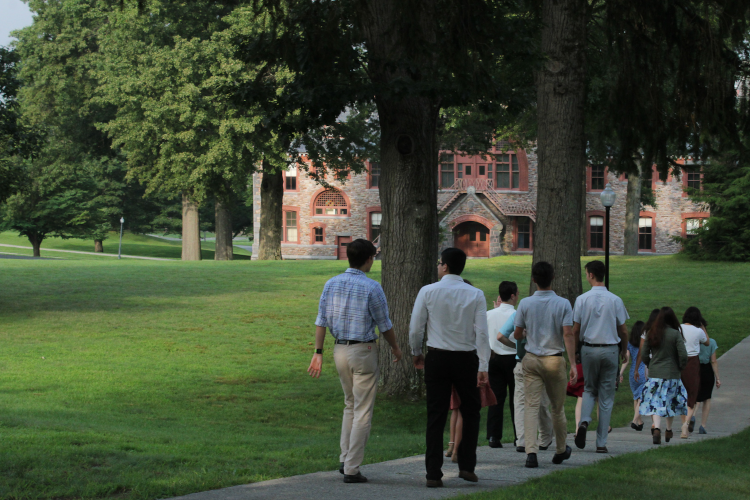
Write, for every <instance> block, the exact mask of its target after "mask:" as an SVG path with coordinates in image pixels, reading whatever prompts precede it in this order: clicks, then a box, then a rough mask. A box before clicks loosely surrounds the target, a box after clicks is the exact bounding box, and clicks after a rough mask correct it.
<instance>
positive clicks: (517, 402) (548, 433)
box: [513, 363, 555, 446]
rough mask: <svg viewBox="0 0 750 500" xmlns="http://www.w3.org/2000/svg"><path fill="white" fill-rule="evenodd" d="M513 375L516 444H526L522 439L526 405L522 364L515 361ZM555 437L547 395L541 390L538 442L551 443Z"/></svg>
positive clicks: (546, 444) (547, 444)
mask: <svg viewBox="0 0 750 500" xmlns="http://www.w3.org/2000/svg"><path fill="white" fill-rule="evenodd" d="M513 377H514V378H515V380H516V390H515V393H514V394H513V404H514V406H515V419H514V423H515V425H516V446H526V442H525V441H524V424H523V419H524V413H525V407H526V391H525V389H524V384H523V365H522V364H521V363H516V367H515V368H514V369H513ZM554 438H555V433H554V432H553V430H552V415H550V412H549V397H547V392H546V391H543V392H542V401H541V405H540V406H539V442H540V443H542V446H549V445H550V444H552V440H553V439H554Z"/></svg>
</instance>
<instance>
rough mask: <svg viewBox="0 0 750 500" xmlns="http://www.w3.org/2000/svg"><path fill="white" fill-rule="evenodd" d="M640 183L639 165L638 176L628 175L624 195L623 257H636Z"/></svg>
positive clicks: (641, 179)
mask: <svg viewBox="0 0 750 500" xmlns="http://www.w3.org/2000/svg"><path fill="white" fill-rule="evenodd" d="M642 181H643V177H642V176H641V172H640V164H639V165H638V174H634V173H630V174H628V190H627V193H626V194H625V248H624V253H625V255H638V220H639V219H640V214H641V188H642Z"/></svg>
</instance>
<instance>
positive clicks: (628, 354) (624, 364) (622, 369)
mask: <svg viewBox="0 0 750 500" xmlns="http://www.w3.org/2000/svg"><path fill="white" fill-rule="evenodd" d="M628 363H630V351H625V362H624V363H623V364H622V366H621V367H620V382H622V377H623V375H624V374H625V368H627V366H628ZM636 366H638V365H636Z"/></svg>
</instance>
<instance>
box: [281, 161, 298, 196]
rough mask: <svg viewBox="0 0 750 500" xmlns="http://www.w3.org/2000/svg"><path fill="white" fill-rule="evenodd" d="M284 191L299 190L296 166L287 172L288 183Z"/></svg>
mask: <svg viewBox="0 0 750 500" xmlns="http://www.w3.org/2000/svg"><path fill="white" fill-rule="evenodd" d="M284 189H286V190H287V191H296V190H297V166H296V165H292V166H291V167H289V169H288V170H287V171H286V183H285V184H284Z"/></svg>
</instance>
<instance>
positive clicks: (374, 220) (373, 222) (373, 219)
mask: <svg viewBox="0 0 750 500" xmlns="http://www.w3.org/2000/svg"><path fill="white" fill-rule="evenodd" d="M382 221H383V214H382V213H381V212H370V241H375V238H377V237H378V236H380V223H381V222H382Z"/></svg>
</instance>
